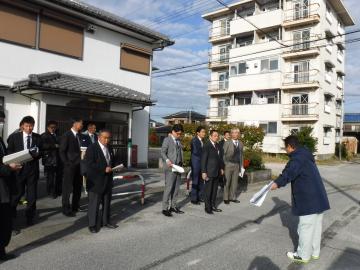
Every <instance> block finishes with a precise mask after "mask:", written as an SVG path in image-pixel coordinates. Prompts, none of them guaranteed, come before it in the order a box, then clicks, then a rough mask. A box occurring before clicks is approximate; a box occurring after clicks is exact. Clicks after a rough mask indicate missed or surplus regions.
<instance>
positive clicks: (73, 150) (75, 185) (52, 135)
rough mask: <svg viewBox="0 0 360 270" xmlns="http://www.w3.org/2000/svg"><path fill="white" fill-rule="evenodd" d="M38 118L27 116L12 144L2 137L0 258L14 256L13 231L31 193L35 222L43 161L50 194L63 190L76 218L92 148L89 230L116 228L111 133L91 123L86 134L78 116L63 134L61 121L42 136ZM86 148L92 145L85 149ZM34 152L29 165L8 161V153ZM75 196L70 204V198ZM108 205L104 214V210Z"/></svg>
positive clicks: (29, 211) (30, 217)
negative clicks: (8, 249)
mask: <svg viewBox="0 0 360 270" xmlns="http://www.w3.org/2000/svg"><path fill="white" fill-rule="evenodd" d="M34 125H35V120H34V118H33V117H31V116H26V117H24V118H23V119H22V120H21V122H20V128H19V130H17V131H15V132H14V133H12V134H11V135H10V136H9V138H8V140H7V144H8V146H7V147H6V146H5V144H4V142H3V140H2V138H0V218H1V222H0V261H4V260H8V259H12V258H13V257H14V256H12V255H10V254H7V253H6V252H5V247H6V246H7V245H8V243H9V241H10V238H11V235H12V232H13V234H14V235H16V234H18V233H20V230H19V229H18V228H17V226H16V222H15V219H16V215H17V206H18V204H19V201H20V199H21V198H22V196H24V195H25V194H26V196H25V197H26V201H27V204H26V210H25V216H26V223H27V225H28V226H31V225H33V224H34V217H35V215H36V200H37V185H38V180H39V175H40V168H39V160H40V159H41V158H42V162H43V165H44V168H45V173H46V181H47V184H46V187H47V192H48V194H49V195H51V196H53V197H54V198H56V197H57V196H59V195H60V194H62V212H63V214H64V215H65V216H68V217H73V216H75V213H76V212H77V211H79V207H80V197H81V187H82V175H81V173H80V172H81V170H80V164H81V163H80V161H81V149H87V150H86V154H85V156H84V162H83V164H84V167H85V168H83V171H84V174H85V175H86V177H87V186H86V189H87V191H88V194H89V196H88V199H89V200H88V219H89V230H90V232H92V233H96V232H98V231H99V226H98V225H99V224H100V223H101V224H100V225H102V226H105V227H107V228H111V229H114V228H116V227H117V226H116V225H114V224H112V223H111V222H110V203H111V192H112V178H113V174H112V168H113V166H114V165H115V159H114V153H113V151H112V149H111V147H110V145H109V142H110V140H111V132H110V131H107V130H102V131H100V133H99V136H98V135H96V133H95V132H96V126H95V124H89V126H88V131H87V133H86V134H82V133H81V131H82V128H83V121H82V120H81V119H74V120H73V121H72V127H71V129H70V130H68V131H67V132H65V134H64V135H63V136H61V138H60V137H59V136H58V135H57V133H56V130H57V123H56V122H55V121H49V122H48V123H47V130H46V132H45V133H43V134H42V135H41V136H40V135H39V134H36V133H35V132H33V129H34ZM82 147H86V148H82ZM27 149H28V150H29V151H31V155H32V157H33V159H32V160H31V161H28V162H25V163H24V164H16V163H12V164H8V165H4V164H3V163H2V160H3V157H4V156H5V155H8V154H12V153H16V152H20V151H23V150H27ZM71 194H72V200H71V204H70V196H71ZM100 204H102V212H101V213H102V217H101V220H99V216H100V215H99V208H100Z"/></svg>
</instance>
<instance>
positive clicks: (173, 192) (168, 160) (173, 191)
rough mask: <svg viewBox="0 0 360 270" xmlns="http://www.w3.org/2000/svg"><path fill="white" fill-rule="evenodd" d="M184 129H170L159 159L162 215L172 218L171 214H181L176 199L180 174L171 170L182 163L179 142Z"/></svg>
mask: <svg viewBox="0 0 360 270" xmlns="http://www.w3.org/2000/svg"><path fill="white" fill-rule="evenodd" d="M183 131H184V129H183V127H182V125H180V124H177V125H174V126H173V127H172V130H171V134H169V136H168V137H167V138H165V139H164V142H163V144H162V147H161V158H162V160H163V161H164V163H165V165H164V169H165V190H164V196H163V204H162V208H163V211H162V213H163V215H164V216H167V217H171V216H172V212H174V213H176V214H183V213H184V212H183V211H181V210H180V209H179V208H178V207H177V197H178V193H179V189H180V183H181V174H180V173H179V172H174V171H173V170H172V166H173V165H178V166H182V165H183V161H184V156H183V149H182V145H181V142H180V137H181V134H182V133H183Z"/></svg>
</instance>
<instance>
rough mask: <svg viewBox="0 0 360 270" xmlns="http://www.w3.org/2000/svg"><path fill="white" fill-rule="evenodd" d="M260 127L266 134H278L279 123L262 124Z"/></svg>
mask: <svg viewBox="0 0 360 270" xmlns="http://www.w3.org/2000/svg"><path fill="white" fill-rule="evenodd" d="M259 127H260V128H262V129H263V131H264V132H265V134H277V122H268V123H260V124H259Z"/></svg>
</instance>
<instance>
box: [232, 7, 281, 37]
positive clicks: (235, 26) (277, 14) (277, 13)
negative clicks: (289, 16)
mask: <svg viewBox="0 0 360 270" xmlns="http://www.w3.org/2000/svg"><path fill="white" fill-rule="evenodd" d="M281 19H282V10H281V9H276V10H272V11H268V12H264V13H260V14H257V15H253V16H249V17H247V18H246V21H245V20H243V19H241V18H238V19H235V20H232V21H231V22H230V35H237V34H240V33H247V32H251V31H255V30H257V29H256V28H255V27H254V26H253V25H251V24H250V23H248V22H247V21H249V22H251V23H253V24H254V25H256V26H257V27H258V28H260V29H263V28H269V27H273V26H278V25H281Z"/></svg>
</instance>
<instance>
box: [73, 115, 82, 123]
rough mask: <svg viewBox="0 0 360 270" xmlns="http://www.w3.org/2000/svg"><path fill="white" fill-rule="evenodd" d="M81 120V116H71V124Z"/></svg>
mask: <svg viewBox="0 0 360 270" xmlns="http://www.w3.org/2000/svg"><path fill="white" fill-rule="evenodd" d="M82 121H83V120H82V119H81V118H78V117H74V118H71V124H75V123H77V122H82Z"/></svg>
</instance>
